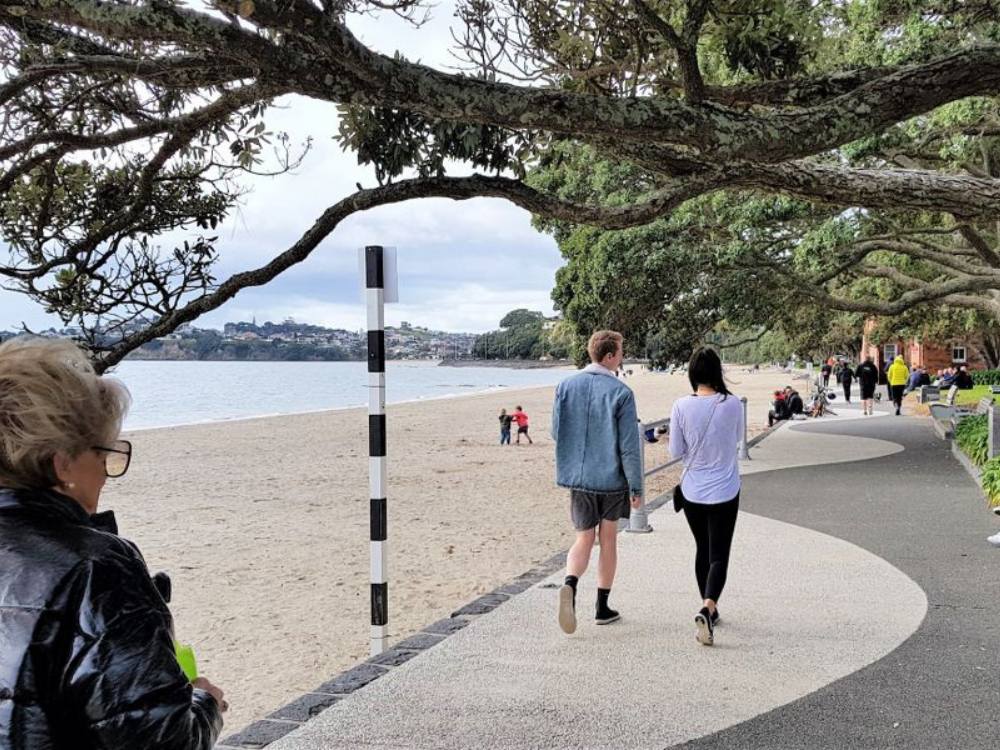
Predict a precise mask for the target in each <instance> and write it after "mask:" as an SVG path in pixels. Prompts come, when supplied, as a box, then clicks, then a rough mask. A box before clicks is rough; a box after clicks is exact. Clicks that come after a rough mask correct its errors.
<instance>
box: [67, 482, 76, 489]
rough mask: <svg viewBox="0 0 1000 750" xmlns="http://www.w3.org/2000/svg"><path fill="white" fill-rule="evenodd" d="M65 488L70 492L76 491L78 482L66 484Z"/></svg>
mask: <svg viewBox="0 0 1000 750" xmlns="http://www.w3.org/2000/svg"><path fill="white" fill-rule="evenodd" d="M64 486H65V487H66V489H68V490H73V489H76V482H66V484H65V485H64Z"/></svg>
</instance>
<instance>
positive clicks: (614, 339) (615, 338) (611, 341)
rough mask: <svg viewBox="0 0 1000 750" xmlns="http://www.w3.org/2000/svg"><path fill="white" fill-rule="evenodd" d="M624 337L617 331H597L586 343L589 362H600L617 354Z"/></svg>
mask: <svg viewBox="0 0 1000 750" xmlns="http://www.w3.org/2000/svg"><path fill="white" fill-rule="evenodd" d="M624 340H625V339H624V337H623V336H622V335H621V334H620V333H618V331H597V333H595V334H594V335H593V336H591V337H590V341H588V342H587V354H589V355H590V361H591V362H601V361H603V360H604V358H605V357H607V356H608V355H609V354H617V353H618V350H619V349H621V347H622V342H623V341H624Z"/></svg>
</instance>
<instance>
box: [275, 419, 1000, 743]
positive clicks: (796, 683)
mask: <svg viewBox="0 0 1000 750" xmlns="http://www.w3.org/2000/svg"><path fill="white" fill-rule="evenodd" d="M841 406H842V411H843V413H844V417H843V418H840V419H832V418H831V419H829V420H826V421H823V422H819V423H814V422H809V423H792V424H787V425H785V426H783V427H782V428H780V429H779V430H778V431H776V432H775V433H774V434H773V435H771V436H770V437H768V438H767V439H766V440H765V441H764V442H763V443H761V444H760V445H759V446H758V447H756V448H755V449H754V451H753V453H752V455H753V457H754V460H753V461H751V462H750V464H749V466H748V467H747V470H746V474H747V476H746V478H745V481H744V493H743V508H744V511H745V512H744V513H742V514H741V518H740V520H739V524H738V527H737V537H736V544H735V548H734V559H733V567H732V570H731V574H730V582H729V584H728V588H727V591H726V594H725V596H724V597H723V601H722V605H721V607H720V609H721V612H722V617H723V624H722V625H720V627H719V629H718V631H717V641H718V645H716V646H715V647H714V648H711V649H709V648H705V647H702V646H699V645H698V644H697V643H696V642H695V641H694V637H693V635H694V634H693V625H692V618H693V614H694V612H695V610H696V609H697V606H698V602H697V596H696V594H694V592H693V590H694V581H693V572H692V571H691V568H692V561H693V543H692V542H691V540H690V539H689V534H688V532H687V529H686V525H685V524H684V521H683V519H682V518H680V517H678V516H675V515H674V514H673V512H672V511H671V510H670V508H669V507H667V508H664V509H662V510H660V511H658V512H656V513H654V514H653V515H652V518H651V520H652V523H653V526H654V527H655V529H656V530H655V531H654V532H653V533H652V534H649V535H628V534H625V535H622V537H621V540H620V542H621V544H620V555H621V561H620V572H619V579H618V582H617V583H616V585H615V588H614V592H613V595H612V600H613V601H612V603H613V604H614V605H615V606H616V607H618V608H619V609H620V610H621V611H622V613H623V621H622V622H621V623H618V624H615V625H612V626H608V627H605V628H600V627H597V626H595V625H593V624H592V622H588V621H587V618H583V619H582V622H581V627H580V628H579V629H578V631H577V633H576V634H574V635H573V636H565V635H564V634H562V633H561V632H560V631H559V630H558V628H557V626H556V625H555V621H554V608H555V592H556V589H555V585H557V584H558V583H559V582H561V579H562V574H559V575H556V576H552V577H551V578H549V579H548V580H546V581H544V582H542V583H540V584H538V585H535V586H534V587H532V588H530V589H529V590H527V591H525V592H524V593H523V594H520V595H518V596H516V597H514V598H513V599H511V600H510V601H508V602H506V603H505V604H503V605H501V606H500V607H499V608H497V609H496V610H494V611H493V612H491V613H489V614H487V615H484V616H482V617H479V618H476V619H475V620H474V621H473V622H472V623H471V624H470V625H469V626H468V627H466V628H465V629H463V630H461V631H459V632H458V633H456V634H455V635H453V636H451V637H449V638H448V639H447V640H445V641H444V642H443V643H441V644H439V645H437V646H435V647H434V648H432V649H430V650H429V651H427V652H426V653H424V654H422V655H420V656H418V657H417V658H414V659H412V660H411V661H409V662H407V663H406V664H403V665H402V666H399V667H396V668H394V669H393V670H392V671H391V672H390V673H389V674H387V675H385V676H384V677H382V678H381V679H379V680H377V681H375V682H374V683H372V684H371V685H368V686H367V687H365V688H363V689H361V690H359V691H358V692H356V693H354V694H352V695H351V696H349V697H347V698H345V699H343V700H341V701H339V702H338V703H336V704H335V705H334V706H332V707H331V708H329V709H327V710H326V711H324V712H323V713H322V714H320V715H319V716H318V717H317V718H315V719H313V720H311V721H310V722H308V723H307V724H306V725H304V726H303V727H302V728H301V729H299V730H296V731H295V732H293V733H292V734H289V735H287V736H286V737H285V738H284V739H282V740H279V741H277V742H275V743H273V744H271V745H270V746H269V748H270V749H272V750H307V749H308V750H314V749H315V750H319V748H428V749H430V748H479V747H485V748H667V747H673V746H684V747H689V748H701V747H704V748H709V747H712V748H719V747H726V748H774V749H776V748H889V747H893V748H894V747H899V748H952V747H956V748H957V747H963V748H988V747H989V748H992V747H996V746H997V745H998V744H1000V664H998V652H1000V575H998V571H1000V554H998V551H997V550H995V549H993V548H991V547H989V546H988V545H987V544H986V542H985V541H984V539H985V536H986V535H987V534H989V533H991V530H992V527H993V526H994V525H995V524H993V523H992V522H991V517H990V516H989V515H987V514H986V513H985V511H984V510H983V505H982V499H981V496H980V495H979V494H978V490H977V488H976V487H975V485H974V484H973V482H972V481H971V480H970V479H969V477H968V475H967V474H965V472H964V470H962V469H961V467H959V466H958V464H957V463H956V462H955V461H954V459H953V458H952V457H951V455H950V453H949V452H948V447H947V445H946V444H945V443H943V442H941V441H939V440H937V438H935V437H934V436H933V433H932V431H931V429H930V427H929V426H928V425H927V424H926V422H925V421H924V420H918V419H911V418H903V417H901V418H897V417H890V416H875V417H868V418H860V414H859V413H857V412H855V413H854V414H853V415H852V413H851V410H849V409H846V408H843V405H841ZM851 416H855V417H858V418H854V419H851V418H850V417H851ZM810 457H811V458H810ZM817 457H818V458H819V463H818V464H816V461H817ZM809 461H812V462H813V464H814V465H805V464H807V463H808V462H809ZM779 467H791V468H779ZM593 586H594V582H593V569H591V571H588V575H587V577H586V578H585V579H584V580H583V581H582V582H581V591H580V602H581V611H582V612H583V613H586V612H588V611H589V606H590V602H591V600H592V599H593V593H594V592H593ZM685 743H686V744H685Z"/></svg>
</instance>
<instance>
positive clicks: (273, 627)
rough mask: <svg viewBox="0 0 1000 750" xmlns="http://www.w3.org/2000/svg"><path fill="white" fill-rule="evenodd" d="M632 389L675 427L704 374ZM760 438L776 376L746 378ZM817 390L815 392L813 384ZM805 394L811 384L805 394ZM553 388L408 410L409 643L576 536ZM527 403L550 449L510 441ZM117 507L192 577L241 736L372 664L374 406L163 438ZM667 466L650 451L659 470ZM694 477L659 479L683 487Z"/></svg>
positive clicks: (190, 608)
mask: <svg viewBox="0 0 1000 750" xmlns="http://www.w3.org/2000/svg"><path fill="white" fill-rule="evenodd" d="M633 369H634V370H635V371H636V373H637V374H636V375H635V376H634V377H632V378H630V379H628V381H627V383H628V384H629V385H630V386H631V387H632V388H633V389H634V390H635V392H636V398H637V402H638V405H639V415H640V417H641V418H642V419H644V420H647V421H648V420H653V419H659V418H662V417H666V416H669V413H670V405H671V403H672V402H673V400H674V399H675V398H677V397H679V396H683V395H686V394H687V393H689V392H690V386H689V384H688V382H687V379H686V376H682V375H673V376H668V375H664V374H654V373H643V374H641V375H640V374H638V370H639V368H638V367H637V366H636V367H633ZM728 377H729V379H730V381H731V383H732V388H733V390H734V392H735V393H737V395H741V396H746V397H747V398H748V400H749V413H750V424H751V432H752V433H754V432H758V431H760V429H762V428H763V427H764V426H765V425H766V422H767V409H768V402H769V399H770V393H771V392H772V391H773V390H774V389H775V388H777V387H779V386H782V385H784V384H785V383H786V382H788V381H789V376H788V375H783V374H781V373H779V372H776V371H767V370H765V371H762V372H760V373H756V374H748V373H745V372H744V371H741V370H738V369H736V368H731V369H730V370H729V375H728ZM798 383H799V386H797V387H800V386H801V384H802V381H798ZM800 390H802V388H801V387H800ZM552 392H553V388H552V387H550V386H546V387H542V388H531V389H524V390H517V391H513V390H511V391H503V392H494V393H489V394H481V395H474V396H467V397H462V398H455V399H442V400H435V401H424V402H420V403H410V404H401V405H397V406H390V407H389V409H388V415H389V416H388V424H389V444H388V456H389V481H390V492H389V545H390V584H389V601H390V605H389V606H390V612H389V616H390V626H391V631H392V633H393V640H394V641H395V640H399V639H402V638H405V637H406V636H408V635H410V634H412V633H413V632H416V631H417V630H419V629H420V628H421V627H422V626H424V625H426V624H428V623H430V622H432V621H434V620H436V619H439V618H441V617H446V616H448V615H449V614H450V613H451V612H452V611H453V610H454V609H456V608H457V607H459V606H461V605H462V604H464V603H466V602H467V601H469V600H470V599H473V598H474V597H475V596H477V595H479V594H481V593H485V592H487V591H490V590H492V589H493V588H495V587H497V586H499V585H502V584H503V583H506V582H507V581H509V580H510V579H511V578H513V577H515V576H517V575H518V574H520V573H522V572H524V571H525V570H527V569H528V568H530V567H531V566H532V565H533V564H535V563H537V562H540V561H542V560H545V559H546V558H548V557H550V556H551V555H552V554H554V553H556V552H559V551H561V550H563V549H566V548H567V547H568V546H569V545H570V543H571V541H572V536H573V534H572V529H571V527H570V524H569V521H568V507H567V505H568V496H567V493H566V492H565V491H564V490H561V489H559V488H557V487H556V486H555V484H554V475H555V470H554V450H553V442H552V439H551V438H550V437H549V435H548V431H549V418H550V412H551V405H552ZM517 404H520V405H522V406H523V407H524V409H525V411H526V412H527V413H528V414H529V416H530V418H531V435H532V437H533V439H534V441H535V444H534V445H533V446H527V445H521V446H516V445H515V446H512V447H510V448H506V447H504V448H501V447H500V446H499V445H498V442H499V425H498V422H497V414H498V412H499V410H500V408H501V407H506V408H508V410H509V409H511V408H512V407H514V406H515V405H517ZM127 437H129V438H130V439H131V440H133V442H134V444H135V456H134V460H133V464H132V468H131V469H130V470H129V473H128V474H127V475H126V476H125V477H124V478H122V479H121V480H117V481H111V482H109V483H108V485H107V488H106V489H105V493H104V496H103V500H102V508H105V509H113V510H115V511H116V514H117V517H118V522H119V526H120V528H121V532H122V534H123V535H124V536H126V537H128V538H130V539H132V540H134V541H135V542H136V543H137V544H138V545H139V546H140V548H141V549H142V551H143V553H144V555H145V557H146V561H147V563H148V564H149V567H150V570H151V571H157V570H166V571H168V572H169V573H170V575H171V576H172V578H173V583H174V601H173V603H172V605H171V608H172V610H173V612H174V616H175V620H176V626H177V635H178V638H179V639H180V640H182V641H185V642H189V643H191V644H192V645H193V646H194V648H195V651H196V653H197V655H198V659H199V666H200V668H201V672H202V673H203V674H204V675H205V676H207V677H209V678H211V679H212V680H213V681H215V682H216V683H217V684H219V685H220V686H221V687H222V688H223V689H224V690H225V691H226V694H227V699H228V700H229V703H230V705H231V709H230V711H229V713H228V714H227V717H226V730H225V731H226V733H229V732H232V731H236V730H238V729H240V728H241V727H243V726H245V725H246V724H248V723H249V722H251V721H253V720H255V719H258V718H261V717H262V716H264V715H265V714H267V713H269V712H271V711H273V710H275V709H276V708H278V707H279V706H281V705H283V704H284V703H286V702H287V701H289V700H291V699H293V698H295V697H296V696H298V695H299V694H301V693H303V692H305V691H307V690H309V689H311V688H314V687H316V685H318V684H319V683H320V682H322V681H324V680H326V679H328V678H329V677H331V676H333V675H334V674H336V673H337V672H339V671H341V670H343V669H346V668H348V667H350V666H352V665H354V664H355V663H357V662H358V661H360V660H363V659H365V658H367V656H368V624H369V616H370V615H369V602H368V566H369V552H368V534H369V528H368V526H369V520H368V458H367V456H368V444H367V417H366V412H365V410H363V409H352V410H345V411H334V412H323V413H316V414H304V415H297V416H284V417H270V418H264V419H253V420H245V421H239V422H227V423H218V424H203V425H193V426H188V427H173V428H167V429H159V430H148V431H141V432H136V433H133V434H132V435H129V436H127ZM665 455H666V444H665V442H661V443H658V444H656V445H650V446H647V464H650V462H652V461H656V462H660V461H662V460H664V457H665ZM675 481H676V473H675V472H674V473H672V472H663V473H661V474H660V475H659V476H658V477H656V478H654V480H653V481H652V482H651V484H650V487H649V489H648V491H649V497H650V498H652V497H655V496H656V495H657V494H659V493H661V492H664V491H666V490H667V489H669V488H670V487H672V486H673V484H674V482H675Z"/></svg>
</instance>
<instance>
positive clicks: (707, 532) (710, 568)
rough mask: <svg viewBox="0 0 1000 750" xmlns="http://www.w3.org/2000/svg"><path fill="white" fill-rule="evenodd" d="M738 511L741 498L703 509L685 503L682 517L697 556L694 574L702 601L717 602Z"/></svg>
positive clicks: (720, 593)
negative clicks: (692, 540) (688, 527)
mask: <svg viewBox="0 0 1000 750" xmlns="http://www.w3.org/2000/svg"><path fill="white" fill-rule="evenodd" d="M739 509H740V494H739V493H738V492H737V493H736V497H734V498H733V499H732V500H729V501H727V502H724V503H719V504H717V505H705V504H703V503H692V502H691V501H690V500H687V501H685V503H684V516H685V517H686V518H687V522H688V526H690V527H691V533H692V534H694V541H695V544H696V545H697V546H698V552H697V553H696V554H695V557H694V574H695V577H696V578H697V579H698V591H699V593H700V594H701V598H702V599H711V600H712V601H714V602H717V601H719V597H720V596H722V589H723V588H724V587H725V585H726V573H727V572H728V570H729V550H730V548H731V547H732V545H733V531H734V530H735V529H736V514H737V512H738V511H739Z"/></svg>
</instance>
